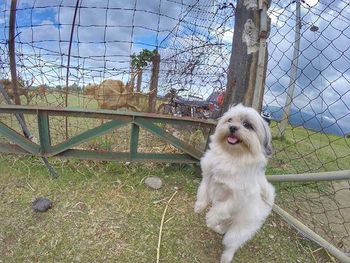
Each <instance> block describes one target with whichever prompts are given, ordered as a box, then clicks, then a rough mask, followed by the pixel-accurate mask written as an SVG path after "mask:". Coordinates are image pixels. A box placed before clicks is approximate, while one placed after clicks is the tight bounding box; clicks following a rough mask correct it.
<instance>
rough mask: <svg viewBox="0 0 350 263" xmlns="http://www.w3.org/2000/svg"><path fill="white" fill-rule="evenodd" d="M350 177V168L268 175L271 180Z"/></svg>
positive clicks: (309, 180) (303, 180)
mask: <svg viewBox="0 0 350 263" xmlns="http://www.w3.org/2000/svg"><path fill="white" fill-rule="evenodd" d="M346 179H350V170H343V171H333V172H320V173H304V174H282V175H268V176H267V180H269V181H270V182H313V181H334V180H346Z"/></svg>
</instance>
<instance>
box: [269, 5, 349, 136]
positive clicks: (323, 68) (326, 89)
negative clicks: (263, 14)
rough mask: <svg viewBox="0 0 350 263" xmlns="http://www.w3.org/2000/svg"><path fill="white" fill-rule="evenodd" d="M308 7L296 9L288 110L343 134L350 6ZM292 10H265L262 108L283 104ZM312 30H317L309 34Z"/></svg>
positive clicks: (284, 7) (346, 110)
mask: <svg viewBox="0 0 350 263" xmlns="http://www.w3.org/2000/svg"><path fill="white" fill-rule="evenodd" d="M307 2H308V1H307ZM309 3H310V5H306V4H302V6H301V25H302V27H301V38H300V55H299V63H298V71H297V80H296V86H295V91H294V97H293V104H292V105H293V107H295V108H296V109H300V110H301V111H305V112H309V113H314V114H316V115H318V116H319V117H320V116H322V117H323V118H326V119H328V120H331V121H332V122H337V123H338V124H339V125H340V126H341V128H342V129H343V131H344V132H345V133H349V132H350V6H349V4H348V3H347V2H346V1H339V0H338V1H316V0H313V1H309ZM295 7H296V5H295V4H290V5H288V3H287V2H286V1H275V4H274V5H272V7H271V8H270V17H271V19H272V21H271V23H272V28H271V34H270V39H269V44H268V45H269V62H268V72H267V80H266V86H267V87H266V89H265V97H264V100H265V104H266V105H271V106H280V107H281V106H283V105H285V100H286V89H287V87H288V86H289V81H290V68H291V63H292V57H293V50H294V49H293V43H294V40H295V30H294V26H295ZM312 26H317V27H318V30H317V31H312V30H310V29H311V27H312Z"/></svg>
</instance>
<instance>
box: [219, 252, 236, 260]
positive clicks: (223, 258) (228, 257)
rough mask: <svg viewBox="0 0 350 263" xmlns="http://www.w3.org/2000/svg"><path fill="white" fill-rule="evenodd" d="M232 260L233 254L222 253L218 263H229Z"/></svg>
mask: <svg viewBox="0 0 350 263" xmlns="http://www.w3.org/2000/svg"><path fill="white" fill-rule="evenodd" d="M232 260H233V253H232V252H228V251H224V253H223V254H222V256H221V260H220V263H231V262H232Z"/></svg>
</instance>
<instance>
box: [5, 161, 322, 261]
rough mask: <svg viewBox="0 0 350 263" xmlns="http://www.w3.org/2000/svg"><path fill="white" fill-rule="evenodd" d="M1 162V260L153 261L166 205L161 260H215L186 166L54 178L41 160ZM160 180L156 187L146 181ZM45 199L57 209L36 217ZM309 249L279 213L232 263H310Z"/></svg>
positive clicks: (80, 167)
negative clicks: (37, 201) (36, 202)
mask: <svg viewBox="0 0 350 263" xmlns="http://www.w3.org/2000/svg"><path fill="white" fill-rule="evenodd" d="M13 158H14V157H13V156H2V158H0V169H1V171H2V172H1V181H0V189H1V200H2V201H1V204H0V220H1V224H0V238H1V239H0V255H2V256H1V260H3V262H73V261H74V262H123V263H124V262H130V263H131V262H147V263H148V262H155V259H156V248H157V242H158V232H159V225H160V221H161V217H162V213H163V210H164V208H165V204H166V201H167V200H168V199H169V197H170V196H171V195H172V194H173V193H174V192H175V191H178V193H177V195H176V196H175V197H174V199H173V200H172V202H171V203H170V206H169V208H168V211H167V214H166V221H165V222H166V223H165V225H164V229H163V238H162V243H161V252H160V253H161V262H174V263H175V262H176V263H178V262H208V263H210V262H218V258H219V257H220V253H221V249H222V246H221V237H220V236H219V235H217V234H215V233H213V232H212V231H210V230H209V229H207V228H206V226H205V220H204V214H200V215H197V214H195V213H194V212H193V209H192V207H193V204H194V201H195V192H196V189H197V187H198V184H199V178H196V177H195V173H194V169H193V167H192V166H188V165H136V164H135V165H134V164H131V165H123V164H117V163H112V162H110V163H94V162H85V161H57V160H56V163H55V166H56V168H57V169H58V172H59V173H60V177H59V178H58V179H51V178H50V177H49V175H48V173H47V171H46V170H45V168H44V167H43V165H42V164H41V162H40V160H38V159H35V158H30V157H25V158H24V157H23V158H19V159H17V160H16V165H13ZM150 175H152V176H159V177H161V178H162V179H163V180H164V187H163V188H162V189H160V190H157V191H154V190H150V189H149V188H147V187H146V186H145V185H144V184H143V180H144V179H145V177H147V176H150ZM38 196H46V197H48V198H50V199H51V200H52V201H53V202H54V206H53V208H52V209H51V210H49V211H48V212H46V213H39V214H38V213H35V212H33V211H32V210H31V202H32V201H33V199H34V198H36V197H38ZM310 249H315V248H314V247H313V244H311V243H310V242H307V241H305V240H302V239H300V237H298V236H297V234H296V233H295V232H294V231H293V230H291V229H289V228H288V226H287V225H286V224H285V223H284V222H282V221H281V219H279V218H278V217H277V216H276V215H272V216H270V218H269V219H268V221H267V223H266V224H265V225H264V227H263V229H262V230H261V231H260V232H259V234H258V235H257V236H256V237H255V238H254V239H253V240H252V241H250V242H249V243H248V244H247V245H246V246H245V247H243V248H242V249H241V250H239V252H238V253H237V257H236V262H247V263H249V262H252V263H253V262H254V263H255V262H311V261H312V257H311V254H310Z"/></svg>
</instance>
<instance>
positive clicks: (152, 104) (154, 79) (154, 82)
mask: <svg viewBox="0 0 350 263" xmlns="http://www.w3.org/2000/svg"><path fill="white" fill-rule="evenodd" d="M159 64H160V55H159V53H158V52H157V53H156V54H155V55H154V56H153V58H152V76H151V87H150V93H149V100H148V110H149V112H155V109H156V99H157V93H158V78H159Z"/></svg>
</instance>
